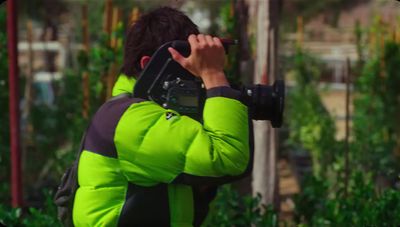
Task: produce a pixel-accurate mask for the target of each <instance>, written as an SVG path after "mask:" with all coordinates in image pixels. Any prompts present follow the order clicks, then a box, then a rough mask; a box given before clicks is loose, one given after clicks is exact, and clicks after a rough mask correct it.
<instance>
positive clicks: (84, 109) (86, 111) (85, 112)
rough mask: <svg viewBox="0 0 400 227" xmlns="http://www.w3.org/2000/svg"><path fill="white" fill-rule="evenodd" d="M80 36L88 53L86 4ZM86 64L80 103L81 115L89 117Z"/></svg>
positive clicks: (83, 10)
mask: <svg viewBox="0 0 400 227" xmlns="http://www.w3.org/2000/svg"><path fill="white" fill-rule="evenodd" d="M82 38H83V49H84V52H85V55H86V56H87V57H88V55H89V23H88V5H87V3H86V4H83V5H82ZM86 67H87V66H85V69H83V70H84V71H83V73H82V90H83V103H82V116H83V118H85V119H88V118H89V109H90V80H89V72H88V71H87V68H86Z"/></svg>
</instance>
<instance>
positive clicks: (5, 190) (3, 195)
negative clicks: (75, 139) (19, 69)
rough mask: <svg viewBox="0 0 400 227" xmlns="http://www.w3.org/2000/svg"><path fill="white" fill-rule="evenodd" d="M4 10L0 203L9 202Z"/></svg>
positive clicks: (1, 16)
mask: <svg viewBox="0 0 400 227" xmlns="http://www.w3.org/2000/svg"><path fill="white" fill-rule="evenodd" d="M5 29H6V10H5V8H4V7H0V109H1V111H0V122H1V127H0V135H1V136H0V151H1V152H0V182H1V183H0V203H2V202H8V200H9V196H8V195H9V194H10V193H9V185H8V184H6V183H4V182H7V180H8V178H9V172H10V171H9V170H10V164H9V163H10V152H5V151H9V150H10V132H9V128H10V125H9V122H10V121H9V119H8V61H7V59H8V55H7V35H6V31H5Z"/></svg>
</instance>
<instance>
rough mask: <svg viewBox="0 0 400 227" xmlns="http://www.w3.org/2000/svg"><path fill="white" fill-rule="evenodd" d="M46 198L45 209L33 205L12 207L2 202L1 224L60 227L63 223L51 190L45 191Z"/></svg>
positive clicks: (8, 225)
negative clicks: (58, 217) (58, 215)
mask: <svg viewBox="0 0 400 227" xmlns="http://www.w3.org/2000/svg"><path fill="white" fill-rule="evenodd" d="M43 193H44V195H45V198H46V201H45V206H44V208H43V209H37V208H33V207H29V208H27V210H24V211H23V210H22V209H21V208H10V207H7V206H4V205H2V204H0V225H1V224H2V225H5V226H7V227H13V226H18V227H25V226H27V227H28V226H29V227H30V226H32V227H43V226H51V227H58V226H60V227H61V226H62V224H61V223H60V222H59V220H58V219H57V207H56V206H55V205H54V203H53V195H52V193H50V192H49V191H44V192H43Z"/></svg>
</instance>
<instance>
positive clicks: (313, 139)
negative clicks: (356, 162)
mask: <svg viewBox="0 0 400 227" xmlns="http://www.w3.org/2000/svg"><path fill="white" fill-rule="evenodd" d="M319 67H320V63H318V61H316V60H315V59H314V58H312V57H311V56H309V55H307V54H305V53H303V52H302V51H301V50H298V51H297V53H296V55H295V57H294V72H293V73H294V76H295V80H296V86H295V87H293V88H292V89H291V90H290V92H289V94H288V98H287V102H288V105H287V106H288V107H289V108H288V114H287V121H288V124H289V128H290V135H289V143H290V144H291V145H292V146H294V147H299V146H300V147H303V148H305V149H306V150H307V151H309V152H310V153H311V156H312V160H313V172H314V175H315V176H321V175H322V174H323V173H325V171H326V167H327V164H328V163H330V162H331V161H332V160H333V156H332V154H334V149H335V133H336V132H335V124H334V121H333V119H332V117H331V116H330V115H329V113H328V111H327V110H326V108H325V107H324V106H323V104H322V101H321V98H320V97H319V94H318V91H317V84H316V81H317V79H318V76H319V73H320V72H319Z"/></svg>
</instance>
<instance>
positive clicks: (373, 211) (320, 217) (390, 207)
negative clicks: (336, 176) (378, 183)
mask: <svg viewBox="0 0 400 227" xmlns="http://www.w3.org/2000/svg"><path fill="white" fill-rule="evenodd" d="M303 186H304V188H303V192H302V193H301V194H299V195H298V196H297V197H296V198H295V202H296V210H295V219H296V222H297V223H302V225H301V226H398V225H399V223H400V216H399V215H398V214H399V212H400V192H399V191H396V190H393V189H388V190H385V191H384V192H383V193H381V194H379V193H377V192H376V191H375V190H374V185H373V181H372V179H371V178H370V177H368V176H365V174H362V173H361V172H355V173H354V174H353V175H352V178H351V187H350V190H349V194H348V195H347V196H345V195H344V193H340V192H337V193H336V194H334V195H330V192H329V190H330V189H332V185H330V183H329V181H327V180H325V179H318V178H315V177H310V178H308V179H307V180H306V181H305V182H304V185H303ZM339 191H340V190H339ZM342 191H343V190H342Z"/></svg>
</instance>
